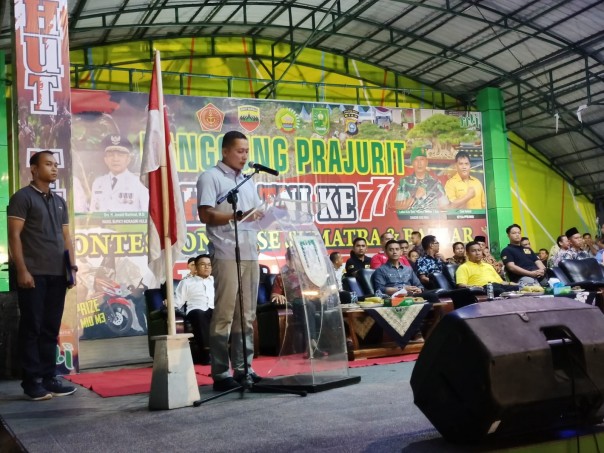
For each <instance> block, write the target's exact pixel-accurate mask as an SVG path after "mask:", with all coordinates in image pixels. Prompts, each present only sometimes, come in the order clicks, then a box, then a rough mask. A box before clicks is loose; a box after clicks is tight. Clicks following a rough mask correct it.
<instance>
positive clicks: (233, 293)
mask: <svg viewBox="0 0 604 453" xmlns="http://www.w3.org/2000/svg"><path fill="white" fill-rule="evenodd" d="M248 156H249V144H248V140H247V137H246V136H245V135H243V134H242V133H240V132H237V131H231V132H227V133H226V134H225V135H224V138H223V139H222V160H221V161H220V162H218V163H217V164H216V165H215V166H214V167H212V168H210V169H208V170H207V171H205V172H203V173H202V174H201V175H200V176H199V179H198V180H197V206H198V207H197V211H198V214H199V219H200V220H201V221H202V222H203V223H205V224H206V231H207V235H208V239H209V240H210V242H211V243H212V244H213V246H214V258H213V261H212V267H213V271H212V275H213V276H214V286H215V289H216V300H215V307H214V313H213V315H212V322H211V324H210V353H211V355H212V379H213V380H214V390H218V391H226V390H230V389H232V388H236V387H238V386H239V384H240V383H241V382H242V381H243V380H244V379H251V380H252V381H253V382H254V383H257V382H259V381H260V379H261V378H260V377H259V376H258V375H257V374H256V373H254V371H253V370H252V368H251V366H250V368H249V374H248V376H247V377H246V375H245V370H244V361H243V354H244V353H245V354H247V362H248V364H250V365H251V363H252V359H253V357H254V343H253V325H252V323H253V322H254V319H255V317H256V302H257V297H258V280H259V277H260V268H259V266H258V248H257V234H256V231H255V230H254V229H251V228H245V227H243V225H242V227H240V228H239V249H240V253H241V285H242V286H241V292H242V295H243V313H241V312H240V310H239V295H238V282H237V263H236V261H235V231H234V229H233V227H232V225H231V224H230V222H231V220H234V219H233V217H234V213H233V207H232V206H231V204H229V203H228V202H226V201H225V202H223V203H220V204H218V203H217V201H218V200H219V199H220V198H221V197H223V196H224V195H226V194H227V193H228V192H229V191H230V190H231V189H233V188H234V187H235V186H236V185H237V184H238V183H240V182H241V181H242V180H243V178H244V175H243V174H242V170H243V168H244V166H245V165H246V163H247V160H248ZM259 204H260V198H259V197H258V192H257V190H256V185H255V184H254V182H253V181H248V182H246V183H245V184H243V185H242V186H241V187H240V188H239V193H238V202H237V209H238V212H241V213H242V214H239V218H243V217H245V216H246V215H247V214H248V213H249V212H251V211H252V210H253V209H254V208H255V207H256V206H258V205H259ZM252 217H254V216H252ZM243 223H246V222H243ZM241 316H243V319H244V326H245V332H244V335H245V341H246V351H243V344H242V339H241V335H242V332H241V318H240V317H241ZM229 335H230V337H231V366H232V368H233V375H231V372H230V368H229Z"/></svg>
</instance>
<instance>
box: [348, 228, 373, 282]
mask: <svg viewBox="0 0 604 453" xmlns="http://www.w3.org/2000/svg"><path fill="white" fill-rule="evenodd" d="M366 252H367V241H366V240H365V238H361V237H358V238H355V239H354V241H352V251H351V252H350V258H348V261H346V275H348V276H349V277H355V276H356V273H357V272H358V271H360V270H361V269H369V268H370V267H371V258H369V257H368V256H366V255H365V253H366Z"/></svg>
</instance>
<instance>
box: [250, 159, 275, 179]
mask: <svg viewBox="0 0 604 453" xmlns="http://www.w3.org/2000/svg"><path fill="white" fill-rule="evenodd" d="M248 167H250V168H253V169H254V170H256V171H263V172H264V173H268V174H269V175H273V176H279V172H278V171H277V170H273V169H272V168H269V167H265V166H264V165H262V164H257V163H256V162H251V161H250V163H249V164H248Z"/></svg>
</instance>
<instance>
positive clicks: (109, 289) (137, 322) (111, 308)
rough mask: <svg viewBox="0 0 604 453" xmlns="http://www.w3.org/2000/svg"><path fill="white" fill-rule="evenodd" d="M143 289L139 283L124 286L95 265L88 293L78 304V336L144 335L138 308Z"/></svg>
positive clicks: (83, 337) (141, 314) (143, 317)
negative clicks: (79, 333) (90, 288)
mask: <svg viewBox="0 0 604 453" xmlns="http://www.w3.org/2000/svg"><path fill="white" fill-rule="evenodd" d="M145 289H146V287H145V286H144V285H142V283H139V285H138V286H137V287H135V286H134V285H130V286H128V287H127V288H126V287H124V285H120V284H119V283H118V282H116V281H114V280H113V279H111V278H110V277H108V276H107V275H106V272H105V270H104V268H102V267H101V268H98V269H97V270H96V272H95V275H94V280H93V292H92V294H91V295H90V296H89V297H88V298H87V300H86V301H84V302H80V303H79V304H78V316H79V327H80V331H81V333H82V336H81V339H95V338H111V337H118V336H131V335H143V334H145V333H146V332H147V328H146V325H147V323H146V319H145V313H144V310H143V309H142V308H141V307H144V303H145V302H144V290H145Z"/></svg>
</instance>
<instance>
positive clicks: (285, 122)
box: [275, 107, 300, 133]
mask: <svg viewBox="0 0 604 453" xmlns="http://www.w3.org/2000/svg"><path fill="white" fill-rule="evenodd" d="M275 125H276V126H277V128H278V129H280V130H281V131H282V132H286V133H292V132H295V131H296V129H298V128H299V127H300V117H299V116H298V114H297V113H296V112H294V111H293V110H292V109H289V108H285V107H284V108H282V109H279V110H278V111H277V113H276V114H275Z"/></svg>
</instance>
